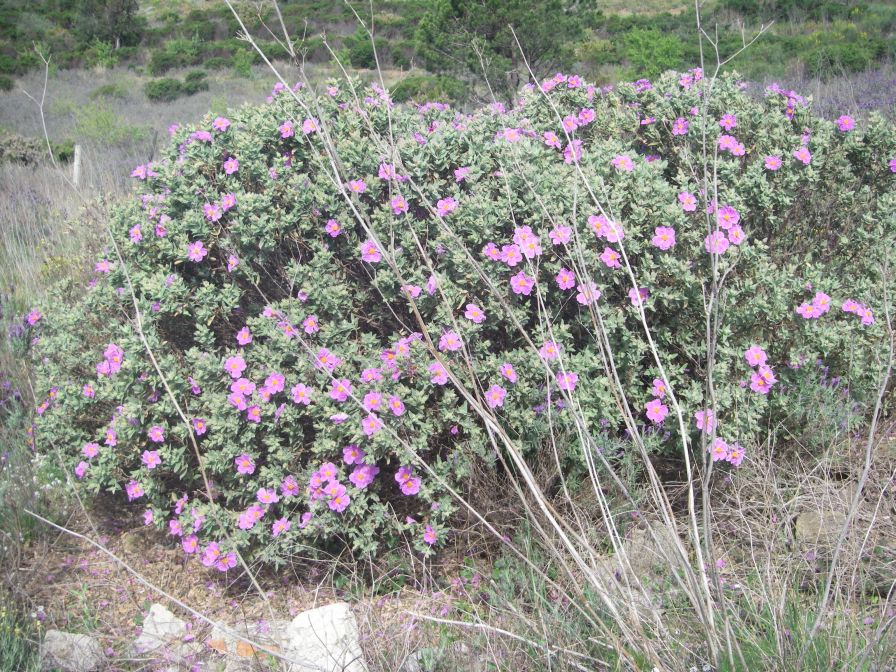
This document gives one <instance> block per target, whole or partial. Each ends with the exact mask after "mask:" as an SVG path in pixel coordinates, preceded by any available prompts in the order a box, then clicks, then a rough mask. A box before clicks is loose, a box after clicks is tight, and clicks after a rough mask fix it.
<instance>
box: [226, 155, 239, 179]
mask: <svg viewBox="0 0 896 672" xmlns="http://www.w3.org/2000/svg"><path fill="white" fill-rule="evenodd" d="M239 169H240V162H239V161H237V160H236V159H235V158H233V157H232V156H231V157H228V158H227V160H226V161H225V162H224V173H225V174H227V175H233V174H234V173H235V172H236V171H238V170H239Z"/></svg>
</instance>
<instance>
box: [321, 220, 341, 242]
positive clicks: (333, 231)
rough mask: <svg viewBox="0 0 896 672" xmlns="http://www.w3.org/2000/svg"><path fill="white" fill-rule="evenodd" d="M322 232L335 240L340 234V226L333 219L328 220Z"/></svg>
mask: <svg viewBox="0 0 896 672" xmlns="http://www.w3.org/2000/svg"><path fill="white" fill-rule="evenodd" d="M324 231H326V232H327V233H328V234H329V236H330V238H336V237H338V236H339V234H340V233H342V226H340V224H339V222H337V221H336V220H335V219H328V220H327V225H326V226H325V227H324Z"/></svg>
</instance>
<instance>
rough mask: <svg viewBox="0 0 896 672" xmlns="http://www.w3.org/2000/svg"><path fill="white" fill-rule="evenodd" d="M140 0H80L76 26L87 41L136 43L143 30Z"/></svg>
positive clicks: (115, 43)
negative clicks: (138, 2) (139, 6)
mask: <svg viewBox="0 0 896 672" xmlns="http://www.w3.org/2000/svg"><path fill="white" fill-rule="evenodd" d="M137 9H138V4H137V0H78V4H77V7H76V14H75V29H76V31H77V33H78V34H79V37H80V38H81V39H82V40H83V41H84V42H91V41H93V40H99V41H101V42H110V43H112V44H114V45H115V48H116V49H119V48H120V47H121V46H123V45H131V46H133V45H136V44H138V43H139V42H140V36H141V34H142V32H143V21H142V20H141V19H140V17H138V16H137Z"/></svg>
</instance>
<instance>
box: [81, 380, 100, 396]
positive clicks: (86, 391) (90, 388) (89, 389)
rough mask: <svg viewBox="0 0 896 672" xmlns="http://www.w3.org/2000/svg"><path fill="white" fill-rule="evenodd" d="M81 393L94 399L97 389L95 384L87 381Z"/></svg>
mask: <svg viewBox="0 0 896 672" xmlns="http://www.w3.org/2000/svg"><path fill="white" fill-rule="evenodd" d="M81 394H83V395H84V396H85V397H87V398H88V399H93V396H94V395H95V394H96V391H95V390H94V389H93V385H91V384H90V383H85V384H84V387H82V388H81Z"/></svg>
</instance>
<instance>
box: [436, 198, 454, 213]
mask: <svg viewBox="0 0 896 672" xmlns="http://www.w3.org/2000/svg"><path fill="white" fill-rule="evenodd" d="M455 210H457V201H456V200H454V199H453V198H451V197H450V196H449V197H448V198H442V199H439V201H438V202H437V203H436V212H437V213H438V214H439V217H444V216H445V215H447V214H448V213H451V212H454V211H455Z"/></svg>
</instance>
